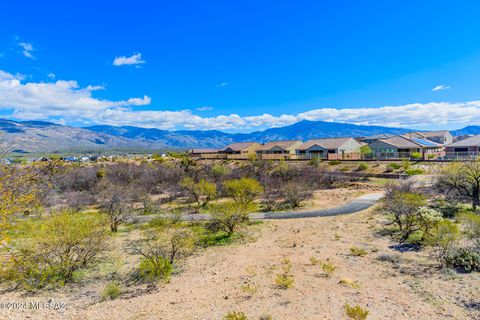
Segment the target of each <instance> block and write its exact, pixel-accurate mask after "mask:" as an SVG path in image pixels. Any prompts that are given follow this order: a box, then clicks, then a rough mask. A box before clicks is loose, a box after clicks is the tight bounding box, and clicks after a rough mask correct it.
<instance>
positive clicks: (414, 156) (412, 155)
mask: <svg viewBox="0 0 480 320" xmlns="http://www.w3.org/2000/svg"><path fill="white" fill-rule="evenodd" d="M410 157H411V158H412V159H414V160H419V159H421V158H422V154H421V153H420V152H412V154H411V155H410Z"/></svg>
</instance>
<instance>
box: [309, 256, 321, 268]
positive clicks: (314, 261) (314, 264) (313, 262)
mask: <svg viewBox="0 0 480 320" xmlns="http://www.w3.org/2000/svg"><path fill="white" fill-rule="evenodd" d="M320 262H321V261H320V260H318V259H317V258H315V257H310V263H311V264H312V266H316V265H317V264H320Z"/></svg>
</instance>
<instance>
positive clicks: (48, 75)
mask: <svg viewBox="0 0 480 320" xmlns="http://www.w3.org/2000/svg"><path fill="white" fill-rule="evenodd" d="M47 77H49V78H50V79H55V77H56V75H55V73H53V72H50V73H49V74H47Z"/></svg>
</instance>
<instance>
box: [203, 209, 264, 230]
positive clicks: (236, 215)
mask: <svg viewBox="0 0 480 320" xmlns="http://www.w3.org/2000/svg"><path fill="white" fill-rule="evenodd" d="M256 208H257V206H256V205H255V204H254V203H247V204H243V203H237V202H232V201H230V202H225V203H222V204H219V205H217V206H215V207H214V208H213V209H212V211H213V212H212V214H211V220H210V221H209V223H207V229H208V230H210V231H212V232H218V231H224V232H225V233H226V234H227V235H228V236H231V235H232V234H233V233H234V232H236V231H238V230H239V229H240V228H241V226H242V225H243V224H245V223H246V222H247V221H248V219H249V214H250V213H251V212H253V211H255V210H256Z"/></svg>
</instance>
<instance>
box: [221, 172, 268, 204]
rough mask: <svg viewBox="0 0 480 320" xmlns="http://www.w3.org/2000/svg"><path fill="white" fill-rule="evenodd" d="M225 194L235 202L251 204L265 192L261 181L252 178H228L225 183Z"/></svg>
mask: <svg viewBox="0 0 480 320" xmlns="http://www.w3.org/2000/svg"><path fill="white" fill-rule="evenodd" d="M223 187H224V192H225V194H226V195H227V196H228V197H230V198H232V199H233V200H234V201H235V202H237V203H239V204H242V205H249V204H250V203H252V202H253V201H254V200H255V198H256V197H257V196H259V195H260V194H262V193H263V188H262V186H261V185H260V183H259V182H258V181H257V180H255V179H251V178H241V179H233V180H227V181H225V182H224V183H223Z"/></svg>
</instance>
